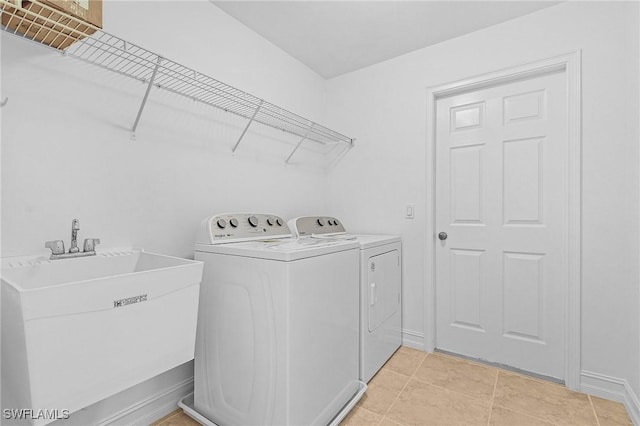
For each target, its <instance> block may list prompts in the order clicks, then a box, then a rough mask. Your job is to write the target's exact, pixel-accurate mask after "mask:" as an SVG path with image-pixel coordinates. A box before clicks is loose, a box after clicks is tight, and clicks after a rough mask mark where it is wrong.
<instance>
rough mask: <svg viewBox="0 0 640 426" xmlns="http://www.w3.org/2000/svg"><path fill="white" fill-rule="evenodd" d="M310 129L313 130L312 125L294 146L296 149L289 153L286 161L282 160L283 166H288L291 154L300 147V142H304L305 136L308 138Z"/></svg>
mask: <svg viewBox="0 0 640 426" xmlns="http://www.w3.org/2000/svg"><path fill="white" fill-rule="evenodd" d="M311 129H313V124H312V125H311V127H309V130H307V133H305V135H304V137H303V138H302V139H300V142H298V145H296V147H295V148H293V151H291V154H289V156H288V157H287V159H286V160H284V164H289V160H291V157H293V154H295V153H296V151H297V150H298V148H300V145H302V142H304V141H305V140H306V139H307V136H309V133H311Z"/></svg>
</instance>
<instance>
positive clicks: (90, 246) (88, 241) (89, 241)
mask: <svg viewBox="0 0 640 426" xmlns="http://www.w3.org/2000/svg"><path fill="white" fill-rule="evenodd" d="M96 244H100V238H85V239H84V248H83V250H84V251H95V250H96Z"/></svg>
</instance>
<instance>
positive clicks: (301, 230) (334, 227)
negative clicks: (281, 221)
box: [289, 216, 345, 237]
mask: <svg viewBox="0 0 640 426" xmlns="http://www.w3.org/2000/svg"><path fill="white" fill-rule="evenodd" d="M289 227H290V228H291V230H292V231H293V233H294V234H296V235H298V236H301V237H302V236H305V235H322V234H343V233H344V232H345V230H344V226H342V222H340V221H339V220H338V219H336V218H335V217H330V216H301V217H297V218H295V219H292V220H290V221H289Z"/></svg>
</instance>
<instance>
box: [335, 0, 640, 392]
mask: <svg viewBox="0 0 640 426" xmlns="http://www.w3.org/2000/svg"><path fill="white" fill-rule="evenodd" d="M638 24H639V23H638V3H636V2H626V3H622V2H620V3H617V2H567V3H563V4H560V5H558V6H554V7H551V8H547V9H543V10H541V11H539V12H536V13H533V14H530V15H527V16H524V17H521V18H519V19H516V20H513V21H509V22H505V23H503V24H500V25H496V26H494V27H490V28H487V29H484V30H481V31H477V32H475V33H472V34H469V35H466V36H463V37H459V38H456V39H454V40H450V41H447V42H444V43H441V44H438V45H434V46H431V47H428V48H425V49H422V50H419V51H416V52H413V53H410V54H407V55H404V56H402V57H399V58H396V59H393V60H390V61H387V62H384V63H381V64H377V65H374V66H371V67H368V68H366V69H363V70H360V71H357V72H353V73H350V74H347V75H344V76H341V77H337V78H334V79H332V80H330V81H328V84H327V106H328V109H327V111H328V117H327V118H328V120H329V121H330V122H331V123H333V125H334V126H336V127H339V128H342V129H344V131H345V132H348V133H350V134H353V135H354V137H356V138H358V140H357V155H351V156H349V157H347V158H345V160H344V161H343V162H342V163H341V164H340V165H339V166H338V167H337V168H336V170H335V171H334V172H333V173H332V174H331V175H330V176H329V180H330V192H329V200H330V202H331V210H332V211H333V212H335V214H336V215H337V216H338V217H342V218H343V221H344V223H345V224H346V225H347V226H348V227H350V228H351V229H352V230H357V231H361V232H373V231H376V230H379V229H385V230H388V231H389V232H397V233H401V234H402V237H403V244H404V256H405V258H404V309H405V311H404V324H403V326H404V328H405V329H407V330H409V331H411V332H414V334H420V333H423V331H424V330H423V311H424V306H423V289H424V274H425V271H424V260H425V244H426V242H427V240H428V239H429V238H432V237H433V236H428V235H425V221H426V219H425V194H426V190H427V189H426V187H425V175H426V172H427V171H426V168H425V167H426V166H425V164H426V163H425V155H426V154H425V141H426V131H427V129H426V88H427V87H432V86H437V85H440V84H443V83H447V82H452V81H456V80H459V79H463V78H467V77H471V76H474V75H478V74H482V73H485V72H490V71H494V70H497V69H501V68H507V67H511V66H515V65H519V64H522V63H527V62H532V61H536V60H540V59H545V58H548V57H551V56H555V55H558V54H563V53H566V52H569V51H572V50H575V49H582V53H583V68H582V70H583V72H582V82H583V159H582V161H583V194H582V197H583V198H582V199H583V210H582V212H583V233H582V240H583V252H582V254H583V268H582V297H583V303H582V319H583V321H582V369H583V370H585V371H590V372H596V373H598V374H601V375H605V376H609V377H611V378H620V379H625V380H627V381H628V382H629V383H630V384H631V386H632V388H633V389H634V390H635V393H636V394H640V392H639V391H640V383H639V377H640V375H639V374H640V365H639V364H638V359H639V354H640V349H639V340H638V333H639V327H640V318H639V312H640V309H639V306H638V300H639V294H638V293H639V285H638V282H639V271H638V255H639V250H638V232H639V227H638V219H639V208H638V207H639V206H638V202H639V197H638V193H639V192H638V191H639V186H638V177H639V174H638V173H639V167H638V155H639V150H638V141H639V132H638V73H639V68H638V26H639V25H638ZM407 203H415V204H416V219H414V220H407V219H404V218H403V214H404V205H405V204H407Z"/></svg>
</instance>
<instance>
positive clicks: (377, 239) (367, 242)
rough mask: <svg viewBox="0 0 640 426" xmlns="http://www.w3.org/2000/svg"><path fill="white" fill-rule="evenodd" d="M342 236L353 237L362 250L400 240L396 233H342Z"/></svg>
mask: <svg viewBox="0 0 640 426" xmlns="http://www.w3.org/2000/svg"><path fill="white" fill-rule="evenodd" d="M343 236H344V237H345V238H349V237H351V238H355V241H357V242H358V243H359V244H360V249H362V250H365V249H370V248H373V247H380V246H383V245H385V244H393V243H399V242H401V241H402V240H401V238H400V236H398V235H369V234H343Z"/></svg>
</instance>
